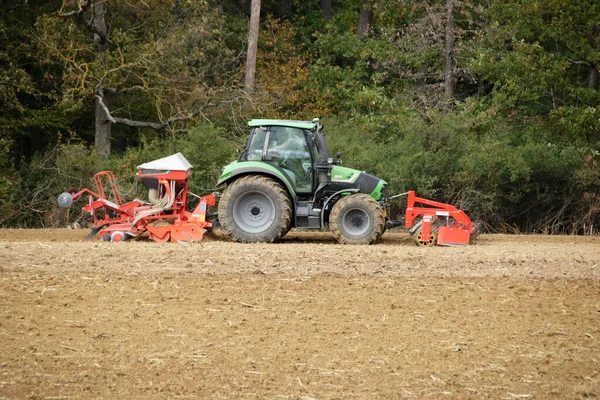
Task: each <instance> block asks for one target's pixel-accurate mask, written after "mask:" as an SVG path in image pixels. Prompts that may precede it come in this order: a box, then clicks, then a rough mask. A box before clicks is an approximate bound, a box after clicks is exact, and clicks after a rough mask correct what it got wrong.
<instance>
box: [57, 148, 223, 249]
mask: <svg viewBox="0 0 600 400" xmlns="http://www.w3.org/2000/svg"><path fill="white" fill-rule="evenodd" d="M191 173H192V166H191V164H190V163H189V162H188V161H187V160H186V159H185V157H183V155H181V153H177V154H174V155H172V156H169V157H165V158H161V159H159V160H155V161H152V162H149V163H145V164H142V165H140V166H138V172H137V176H138V178H141V180H142V182H143V183H144V185H145V186H146V187H147V188H148V189H149V191H148V200H149V201H143V200H139V199H135V200H133V201H131V202H128V203H123V200H122V196H121V193H120V192H119V188H118V186H117V183H116V180H115V176H114V174H113V173H112V172H110V171H102V172H99V173H97V174H96V175H94V184H95V186H96V192H93V191H91V190H90V189H87V188H86V189H82V190H80V191H76V190H73V189H72V190H69V191H68V192H65V193H63V194H61V195H60V196H59V198H58V203H59V205H60V206H61V207H69V206H70V205H71V204H72V203H73V200H75V199H77V198H79V197H80V196H82V195H84V194H86V193H87V194H88V195H89V196H88V204H87V205H85V206H84V207H83V210H84V211H87V212H89V213H90V214H91V215H92V219H93V223H94V229H93V230H92V233H91V235H95V234H98V236H99V237H100V238H102V240H105V241H115V242H119V241H123V240H126V239H129V238H132V237H137V236H139V235H140V234H142V233H146V232H147V233H148V236H149V237H150V238H151V239H154V240H155V241H157V242H167V241H171V242H178V241H184V242H187V241H198V240H202V237H203V235H204V232H206V228H210V227H211V226H212V222H211V221H209V220H207V218H206V212H207V209H208V206H214V205H215V204H216V201H217V199H216V196H215V195H214V194H211V195H208V196H203V197H199V202H198V205H197V206H196V208H195V209H194V210H193V211H192V212H190V211H188V205H187V203H188V195H190V194H191V195H193V194H192V193H191V192H190V191H189V190H188V179H189V177H190V176H191ZM194 196H195V195H194ZM196 197H197V196H196Z"/></svg>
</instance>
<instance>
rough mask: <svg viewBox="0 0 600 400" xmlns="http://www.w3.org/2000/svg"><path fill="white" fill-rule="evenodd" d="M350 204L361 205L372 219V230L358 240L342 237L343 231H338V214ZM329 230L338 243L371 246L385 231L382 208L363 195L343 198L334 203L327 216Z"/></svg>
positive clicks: (372, 199)
mask: <svg viewBox="0 0 600 400" xmlns="http://www.w3.org/2000/svg"><path fill="white" fill-rule="evenodd" d="M352 203H356V204H360V205H362V206H363V207H364V208H365V210H366V211H367V212H369V213H370V214H371V215H370V218H372V219H373V228H372V229H370V230H369V231H368V232H367V234H366V235H365V236H364V237H362V238H360V239H354V238H349V237H347V236H346V235H344V232H343V230H342V229H340V226H339V225H338V220H339V218H340V213H341V212H342V211H343V210H344V209H345V208H346V207H347V206H349V205H351V204H352ZM329 228H330V230H331V233H333V236H334V237H335V239H336V240H337V241H338V242H340V243H343V244H373V243H375V242H376V241H377V240H379V238H381V235H383V231H384V230H385V216H384V212H383V208H382V207H381V206H380V205H379V203H378V202H377V201H376V200H375V199H374V198H372V197H371V196H369V195H366V194H364V193H357V194H353V195H349V196H346V197H343V198H342V199H340V200H339V201H338V202H337V203H335V205H334V206H333V209H332V210H331V213H330V214H329Z"/></svg>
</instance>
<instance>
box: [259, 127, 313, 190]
mask: <svg viewBox="0 0 600 400" xmlns="http://www.w3.org/2000/svg"><path fill="white" fill-rule="evenodd" d="M267 160H268V161H270V162H271V163H273V164H274V165H277V166H278V167H280V168H281V169H282V170H283V172H284V173H285V174H286V175H287V176H288V177H289V178H290V181H292V184H293V185H294V186H295V188H296V191H297V192H299V193H310V192H311V191H312V186H313V173H312V157H311V150H310V148H309V146H308V143H307V140H306V137H305V133H304V130H302V129H299V128H290V127H284V126H273V127H271V129H270V135H269V145H268V148H267Z"/></svg>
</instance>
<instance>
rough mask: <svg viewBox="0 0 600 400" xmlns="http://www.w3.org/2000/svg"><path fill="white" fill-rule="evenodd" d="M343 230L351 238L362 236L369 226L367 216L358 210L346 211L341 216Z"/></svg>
mask: <svg viewBox="0 0 600 400" xmlns="http://www.w3.org/2000/svg"><path fill="white" fill-rule="evenodd" d="M342 226H343V227H344V230H345V231H346V232H348V233H349V234H350V235H353V236H360V235H364V234H365V233H366V232H367V231H368V230H369V227H370V226H371V219H370V218H369V215H368V214H367V213H366V212H364V211H363V210H360V209H358V208H354V209H352V210H348V211H347V212H346V213H345V214H344V215H343V216H342Z"/></svg>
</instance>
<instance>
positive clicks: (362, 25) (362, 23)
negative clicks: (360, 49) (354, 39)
mask: <svg viewBox="0 0 600 400" xmlns="http://www.w3.org/2000/svg"><path fill="white" fill-rule="evenodd" d="M371 22H373V11H371V8H370V0H363V5H362V8H361V9H360V17H359V19H358V26H357V27H356V35H357V36H358V37H360V38H362V37H365V36H366V35H367V33H368V32H369V28H371Z"/></svg>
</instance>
